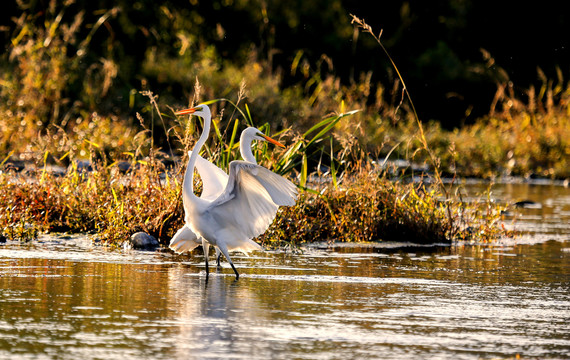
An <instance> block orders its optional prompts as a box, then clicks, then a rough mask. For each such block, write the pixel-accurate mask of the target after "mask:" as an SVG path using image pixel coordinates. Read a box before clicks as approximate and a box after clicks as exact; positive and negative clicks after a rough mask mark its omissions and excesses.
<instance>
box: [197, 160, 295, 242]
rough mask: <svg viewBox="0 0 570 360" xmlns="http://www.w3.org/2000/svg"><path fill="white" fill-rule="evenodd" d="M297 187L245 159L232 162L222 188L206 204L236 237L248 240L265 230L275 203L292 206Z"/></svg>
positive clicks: (272, 215)
mask: <svg viewBox="0 0 570 360" xmlns="http://www.w3.org/2000/svg"><path fill="white" fill-rule="evenodd" d="M296 199H297V187H296V186H295V185H294V184H293V183H291V182H290V181H289V180H287V179H285V178H284V177H282V176H280V175H277V174H275V173H274V172H272V171H270V170H268V169H266V168H264V167H263V166H260V165H256V164H252V163H249V162H246V161H232V162H231V163H230V175H229V179H228V182H227V186H226V188H225V190H224V191H223V192H222V193H221V195H220V196H219V197H218V198H217V199H216V200H214V201H212V203H211V204H210V206H209V207H208V208H209V209H208V210H209V212H210V213H211V214H212V216H213V217H214V218H215V219H216V220H217V221H218V222H219V223H220V224H224V227H226V228H231V229H232V231H233V232H234V235H235V237H236V239H238V238H240V239H251V238H254V237H256V236H259V235H261V234H263V233H264V232H265V230H267V228H268V227H269V225H270V224H271V222H273V219H275V214H276V213H277V209H278V207H279V206H278V205H294V204H295V200H296Z"/></svg>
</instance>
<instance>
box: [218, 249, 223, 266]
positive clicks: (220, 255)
mask: <svg viewBox="0 0 570 360" xmlns="http://www.w3.org/2000/svg"><path fill="white" fill-rule="evenodd" d="M221 259H222V253H221V252H220V254H219V255H218V267H220V260H221Z"/></svg>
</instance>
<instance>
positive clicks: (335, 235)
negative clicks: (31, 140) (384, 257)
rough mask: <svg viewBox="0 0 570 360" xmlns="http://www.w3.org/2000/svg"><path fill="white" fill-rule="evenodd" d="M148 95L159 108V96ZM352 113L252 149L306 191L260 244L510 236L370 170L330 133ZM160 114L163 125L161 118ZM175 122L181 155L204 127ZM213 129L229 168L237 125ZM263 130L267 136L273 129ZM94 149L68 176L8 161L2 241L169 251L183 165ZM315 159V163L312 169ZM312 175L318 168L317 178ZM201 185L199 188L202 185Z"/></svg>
mask: <svg viewBox="0 0 570 360" xmlns="http://www.w3.org/2000/svg"><path fill="white" fill-rule="evenodd" d="M149 96H150V99H151V103H152V104H153V106H154V107H155V109H159V107H158V106H159V105H158V104H157V103H156V102H154V100H153V99H155V98H154V97H153V96H152V95H150V94H149ZM221 103H223V102H215V104H218V105H221ZM228 106H229V108H233V109H234V110H236V113H237V114H239V117H241V116H244V117H245V118H243V119H242V121H243V122H252V119H251V116H250V115H249V114H248V112H247V107H246V108H245V109H241V108H239V107H237V106H235V105H228ZM244 110H245V111H244ZM226 111H227V109H226ZM356 114H357V113H356V112H348V113H343V114H339V115H334V116H330V117H328V118H325V119H324V120H322V121H320V122H319V123H317V124H316V125H315V126H313V127H312V128H310V129H309V130H307V131H306V132H304V133H298V132H294V131H291V130H290V131H286V132H282V133H281V134H280V135H279V136H280V140H281V141H282V142H284V143H286V144H288V145H289V146H288V147H287V148H286V149H283V150H277V149H275V150H271V149H269V148H268V147H267V145H266V144H263V145H259V146H258V147H257V148H256V150H255V154H256V156H257V158H258V160H259V162H260V163H261V164H262V165H264V166H266V167H268V168H270V169H272V170H273V171H275V172H278V173H281V174H283V175H284V176H287V177H290V178H292V180H293V181H294V182H296V183H297V184H299V186H300V187H301V188H302V189H304V191H302V196H301V197H300V199H299V201H298V203H297V205H296V206H294V207H290V208H283V209H282V210H281V211H280V212H279V213H278V215H277V219H276V221H275V222H274V224H273V225H272V226H271V227H270V228H269V230H268V231H267V233H266V234H264V235H263V236H261V237H260V239H259V240H260V241H261V242H262V243H264V244H265V245H267V246H282V245H284V244H289V245H296V244H301V243H304V242H309V241H314V240H316V239H317V240H319V241H333V240H335V241H379V240H407V241H413V242H417V243H434V242H447V241H450V240H452V239H476V240H486V239H489V238H493V237H498V236H503V235H507V233H506V232H505V231H503V230H502V228H501V227H500V226H499V220H500V211H501V208H500V207H499V206H497V205H496V204H490V203H486V202H484V201H483V202H481V203H477V204H466V203H463V202H461V201H460V197H459V196H457V195H453V196H451V195H450V194H449V193H448V190H447V189H446V188H445V187H444V186H443V184H438V183H435V184H432V185H429V183H422V182H419V183H418V182H415V183H409V182H407V181H405V178H404V177H401V178H400V179H399V180H396V181H394V178H393V171H391V170H390V169H389V168H386V167H380V166H377V165H372V162H371V161H370V159H369V156H368V153H366V152H365V151H364V150H363V149H362V148H361V147H360V146H359V145H358V143H357V142H354V141H353V142H351V141H350V140H351V138H342V137H338V136H335V135H334V134H331V132H330V130H331V129H333V128H335V127H336V126H337V125H338V124H339V123H341V122H342V121H343V120H346V119H347V118H350V117H352V116H354V115H356ZM156 116H157V117H158V118H159V119H161V120H160V122H163V121H165V120H164V119H163V117H164V116H163V115H161V114H160V112H157V115H156ZM175 121H176V122H177V123H178V126H177V127H173V128H172V129H171V135H172V139H173V140H172V142H173V146H176V148H177V149H178V151H181V150H182V149H184V151H185V150H187V149H189V148H191V147H192V146H193V144H194V143H195V141H196V139H197V137H198V134H199V130H198V128H199V125H197V123H199V121H198V120H197V119H195V120H194V121H188V120H187V119H182V118H180V119H175ZM141 123H143V124H144V119H142V117H141ZM233 123H235V124H238V122H237V121H235V122H233ZM214 124H215V126H214V130H213V131H212V134H211V139H210V141H209V142H208V144H207V147H206V150H205V152H204V156H206V157H208V158H210V159H211V160H212V161H213V162H215V163H217V164H218V166H220V167H222V168H227V165H228V163H229V161H230V160H231V159H234V158H237V157H238V154H237V152H238V146H237V144H236V143H235V139H237V135H238V133H237V130H238V126H237V125H236V126H233V127H232V128H229V129H227V130H228V131H224V129H221V128H219V126H218V125H217V123H216V122H215V123H214ZM260 128H262V129H268V128H269V124H264V125H262V126H260ZM149 132H150V134H148V133H149ZM145 136H148V138H149V139H152V131H151V130H144V129H143V130H141V132H140V133H138V134H137V135H136V136H135V138H137V137H140V138H145ZM335 139H338V140H335ZM86 141H87V140H86ZM88 143H89V144H90V148H89V159H90V160H89V161H88V162H87V164H88V166H86V165H85V163H81V162H79V161H78V158H76V157H74V156H72V155H65V158H66V159H67V160H68V161H69V163H70V164H71V165H69V167H68V168H67V169H65V171H63V174H62V173H61V171H60V172H59V173H58V172H54V171H53V169H54V168H53V167H49V166H48V158H50V154H49V153H48V152H46V153H45V154H44V157H43V158H44V164H43V165H42V166H39V167H36V168H35V169H34V168H33V167H29V168H28V169H23V170H20V171H16V170H14V169H10V168H8V167H7V166H8V165H7V164H10V162H9V161H8V160H6V161H5V162H4V164H3V167H4V171H3V172H2V173H1V174H0V209H1V211H0V228H1V229H3V230H2V233H3V235H4V236H5V237H7V238H11V239H20V240H26V239H30V238H34V237H35V236H37V234H38V233H39V232H54V231H66V232H84V233H85V232H87V233H93V234H96V235H95V236H94V238H95V239H98V240H100V241H102V242H103V243H105V244H110V245H120V244H121V243H122V242H123V241H125V240H126V239H128V238H129V237H130V235H132V234H133V233H135V232H137V231H144V232H147V233H149V234H151V235H154V236H155V237H157V238H158V239H159V240H160V242H162V243H163V244H167V243H168V241H169V240H170V238H171V237H172V235H173V234H174V233H175V232H176V231H177V230H178V229H179V228H180V227H181V226H182V225H183V209H182V201H181V184H182V178H183V173H184V171H185V164H186V161H187V158H186V157H185V156H181V157H180V158H173V157H170V156H167V155H166V154H165V153H164V152H160V151H157V150H156V149H154V148H153V147H152V146H153V144H152V141H150V142H141V144H139V146H138V147H137V148H136V150H135V151H133V152H132V153H128V154H129V157H130V161H122V162H118V161H113V160H111V159H110V158H109V156H108V155H106V150H105V148H104V147H102V146H99V145H98V144H96V143H94V142H92V141H88ZM338 143H341V144H342V146H339V145H338ZM143 144H146V145H143ZM145 146H146V147H147V148H145ZM337 147H338V148H340V149H342V151H339V150H338V149H337ZM145 154H146V155H145ZM183 154H184V153H183ZM51 158H52V160H53V161H56V162H58V161H59V162H63V160H60V159H57V158H54V157H53V156H51ZM315 159H318V163H317V164H314V163H313V162H314V161H315ZM310 169H318V170H319V171H317V172H314V173H312V172H311V170H310ZM320 171H326V173H324V174H323V173H321V172H320ZM323 180H324V181H323ZM195 185H196V187H197V188H198V189H199V188H200V186H201V184H200V180H199V178H197V179H196V184H195Z"/></svg>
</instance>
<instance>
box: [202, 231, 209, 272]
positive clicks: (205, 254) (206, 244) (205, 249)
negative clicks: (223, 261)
mask: <svg viewBox="0 0 570 360" xmlns="http://www.w3.org/2000/svg"><path fill="white" fill-rule="evenodd" d="M202 248H203V249H204V260H205V261H206V277H208V275H210V269H209V268H208V253H209V252H210V243H209V242H207V241H206V239H204V238H202Z"/></svg>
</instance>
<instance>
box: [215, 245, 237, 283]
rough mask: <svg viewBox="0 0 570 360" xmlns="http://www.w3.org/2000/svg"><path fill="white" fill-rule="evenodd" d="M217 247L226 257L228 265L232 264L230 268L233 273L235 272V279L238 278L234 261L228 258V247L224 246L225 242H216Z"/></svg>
mask: <svg viewBox="0 0 570 360" xmlns="http://www.w3.org/2000/svg"><path fill="white" fill-rule="evenodd" d="M218 248H219V249H220V251H221V252H222V253H223V254H224V256H225V257H226V259H227V260H228V262H229V263H230V265H231V266H232V269H233V270H234V273H235V274H236V280H238V279H239V273H238V271H237V270H236V267H235V266H234V263H233V262H232V259H230V253H229V251H228V248H227V246H226V244H224V243H222V242H220V243H218Z"/></svg>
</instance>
